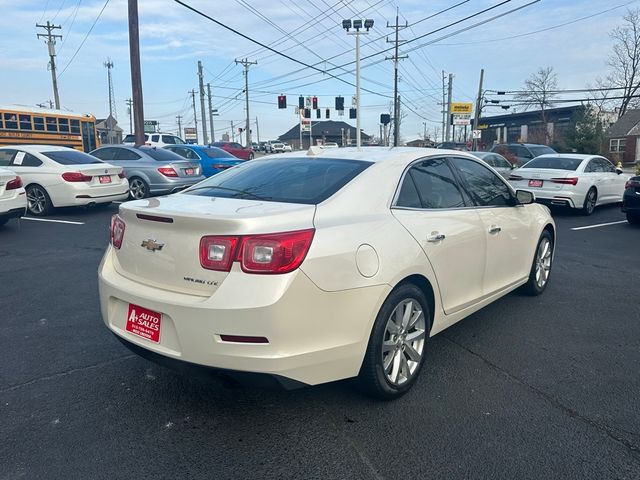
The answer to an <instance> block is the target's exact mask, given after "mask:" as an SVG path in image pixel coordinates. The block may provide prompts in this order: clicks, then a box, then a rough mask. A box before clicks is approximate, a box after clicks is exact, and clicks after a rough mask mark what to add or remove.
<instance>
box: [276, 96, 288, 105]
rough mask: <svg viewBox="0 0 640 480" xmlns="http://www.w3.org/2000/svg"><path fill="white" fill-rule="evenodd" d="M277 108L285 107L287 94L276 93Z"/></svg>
mask: <svg viewBox="0 0 640 480" xmlns="http://www.w3.org/2000/svg"><path fill="white" fill-rule="evenodd" d="M278 108H287V96H286V95H278Z"/></svg>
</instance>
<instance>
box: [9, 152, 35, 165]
mask: <svg viewBox="0 0 640 480" xmlns="http://www.w3.org/2000/svg"><path fill="white" fill-rule="evenodd" d="M40 165H42V160H40V159H39V158H36V157H34V156H33V155H31V154H30V153H26V152H18V153H17V154H16V156H15V157H13V163H12V166H16V167H39V166H40Z"/></svg>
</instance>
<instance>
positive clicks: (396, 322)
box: [382, 298, 426, 386]
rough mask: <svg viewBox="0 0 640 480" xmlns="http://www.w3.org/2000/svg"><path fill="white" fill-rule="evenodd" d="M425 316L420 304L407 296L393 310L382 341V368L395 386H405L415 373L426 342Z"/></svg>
mask: <svg viewBox="0 0 640 480" xmlns="http://www.w3.org/2000/svg"><path fill="white" fill-rule="evenodd" d="M425 325H426V322H425V318H424V312H423V311H422V307H421V306H420V303H419V302H418V301H417V300H415V299H413V298H407V299H405V300H402V301H401V302H400V303H398V305H396V307H395V308H394V309H393V311H392V312H391V315H390V316H389V319H388V320H387V325H386V327H385V332H384V337H383V341H382V369H383V371H384V374H385V377H386V379H387V380H388V381H389V382H390V383H391V384H393V385H397V386H398V385H402V384H404V383H405V382H407V381H408V380H410V379H411V378H412V377H413V375H414V374H415V373H416V371H417V369H418V366H419V365H420V362H421V360H422V355H423V353H424V342H425V334H426V333H425Z"/></svg>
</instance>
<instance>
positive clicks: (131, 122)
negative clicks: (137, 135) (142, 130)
mask: <svg viewBox="0 0 640 480" xmlns="http://www.w3.org/2000/svg"><path fill="white" fill-rule="evenodd" d="M125 103H126V104H127V113H128V114H129V133H133V117H132V115H133V110H132V109H131V107H132V106H133V100H131V99H130V98H127V100H126V101H125Z"/></svg>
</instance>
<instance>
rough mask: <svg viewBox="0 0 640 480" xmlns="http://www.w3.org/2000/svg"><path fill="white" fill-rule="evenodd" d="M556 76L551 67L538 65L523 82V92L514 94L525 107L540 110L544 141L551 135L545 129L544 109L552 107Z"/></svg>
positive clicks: (555, 90)
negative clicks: (536, 69)
mask: <svg viewBox="0 0 640 480" xmlns="http://www.w3.org/2000/svg"><path fill="white" fill-rule="evenodd" d="M557 90H558V76H557V75H556V73H555V72H554V71H553V67H540V68H539V69H538V71H537V72H535V73H533V74H531V76H530V77H529V78H527V79H526V80H525V82H524V88H523V92H522V93H520V94H518V95H516V99H517V100H519V101H521V102H522V103H523V106H524V108H525V110H526V109H528V108H529V107H535V108H538V109H539V110H540V120H542V132H538V133H539V134H541V135H540V136H542V137H543V138H544V140H545V143H549V141H550V140H551V137H550V135H549V131H548V129H547V117H546V110H547V109H548V108H551V107H553V105H554V103H553V100H554V99H555V98H556V97H557V95H558V93H557Z"/></svg>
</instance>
